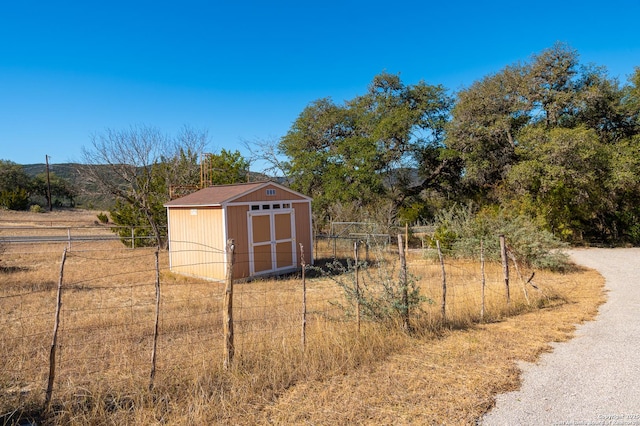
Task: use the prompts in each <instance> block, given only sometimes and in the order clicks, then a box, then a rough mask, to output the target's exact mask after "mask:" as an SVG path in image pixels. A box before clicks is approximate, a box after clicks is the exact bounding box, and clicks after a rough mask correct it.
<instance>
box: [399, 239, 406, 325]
mask: <svg viewBox="0 0 640 426" xmlns="http://www.w3.org/2000/svg"><path fill="white" fill-rule="evenodd" d="M398 253H399V254H400V288H401V290H402V328H403V329H404V330H405V331H409V288H408V285H407V258H406V256H405V253H404V244H402V234H398Z"/></svg>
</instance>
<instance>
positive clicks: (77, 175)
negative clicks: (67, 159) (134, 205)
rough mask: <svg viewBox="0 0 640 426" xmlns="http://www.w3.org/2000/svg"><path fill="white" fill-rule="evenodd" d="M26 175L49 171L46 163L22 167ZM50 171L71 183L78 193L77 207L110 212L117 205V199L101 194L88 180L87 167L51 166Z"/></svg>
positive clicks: (61, 164)
mask: <svg viewBox="0 0 640 426" xmlns="http://www.w3.org/2000/svg"><path fill="white" fill-rule="evenodd" d="M22 167H23V169H24V171H25V173H26V174H27V175H29V176H31V177H34V176H36V175H38V174H40V173H45V172H46V171H47V166H46V164H44V163H39V164H26V165H22ZM49 170H50V171H51V172H52V173H55V174H56V175H57V176H59V177H61V178H63V179H65V180H67V181H69V182H70V183H71V185H72V187H73V188H74V189H75V190H76V191H77V194H78V195H77V197H76V207H79V208H85V209H89V210H108V209H109V208H111V207H112V206H113V205H114V204H115V198H114V197H113V196H110V195H104V194H102V193H100V192H99V191H98V189H97V187H96V186H95V185H93V184H91V183H90V182H89V179H88V178H87V176H88V174H87V171H86V170H87V166H86V165H84V164H78V163H60V164H49Z"/></svg>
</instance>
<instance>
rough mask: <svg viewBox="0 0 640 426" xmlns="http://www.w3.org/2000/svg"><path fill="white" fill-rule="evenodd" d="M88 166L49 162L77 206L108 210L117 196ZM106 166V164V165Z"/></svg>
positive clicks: (30, 167)
mask: <svg viewBox="0 0 640 426" xmlns="http://www.w3.org/2000/svg"><path fill="white" fill-rule="evenodd" d="M22 167H23V169H24V171H25V173H26V174H27V175H29V176H30V177H34V176H36V175H39V174H40V173H45V172H46V171H47V166H46V164H44V163H38V164H23V165H22ZM87 167H88V166H86V165H84V164H79V163H60V164H49V170H50V171H51V172H53V173H55V174H56V175H57V176H59V177H61V178H63V179H65V180H67V181H69V182H70V183H71V185H72V186H73V188H74V189H75V190H76V191H77V194H78V196H77V197H76V207H79V208H85V209H89V210H108V209H109V208H111V207H112V206H113V205H114V204H115V201H116V200H115V198H114V197H113V196H110V195H104V194H102V193H100V192H99V191H98V189H97V187H96V186H95V185H93V184H91V182H90V180H89V179H88V173H87ZM104 167H106V166H104ZM268 179H270V178H269V177H268V176H267V175H265V174H262V173H257V172H250V173H249V180H250V181H252V182H254V181H260V180H268ZM271 179H272V180H275V181H276V182H282V181H283V180H284V179H281V178H271Z"/></svg>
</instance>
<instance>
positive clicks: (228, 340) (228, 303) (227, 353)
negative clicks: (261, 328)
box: [223, 239, 235, 370]
mask: <svg viewBox="0 0 640 426" xmlns="http://www.w3.org/2000/svg"><path fill="white" fill-rule="evenodd" d="M234 262H235V244H234V241H233V240H232V239H229V240H227V279H226V286H225V290H224V312H223V316H224V321H223V322H224V361H223V368H224V369H225V370H227V369H228V368H229V367H230V366H231V362H232V361H233V353H234V347H233V264H234Z"/></svg>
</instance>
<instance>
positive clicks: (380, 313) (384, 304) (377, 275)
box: [315, 252, 428, 325]
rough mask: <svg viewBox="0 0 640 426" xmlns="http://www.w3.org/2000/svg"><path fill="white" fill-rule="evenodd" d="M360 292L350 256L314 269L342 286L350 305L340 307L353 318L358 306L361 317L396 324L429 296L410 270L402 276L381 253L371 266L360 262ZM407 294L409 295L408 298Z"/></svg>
mask: <svg viewBox="0 0 640 426" xmlns="http://www.w3.org/2000/svg"><path fill="white" fill-rule="evenodd" d="M358 268H359V271H360V273H359V282H358V291H356V288H355V275H354V273H355V264H354V262H353V261H352V260H351V259H348V260H346V262H341V261H339V260H334V261H333V262H332V263H328V264H327V265H326V266H325V269H320V268H315V269H316V270H318V271H319V272H320V273H321V274H322V275H324V276H326V277H328V278H330V279H331V280H333V281H334V282H335V283H337V284H338V286H340V288H342V290H343V291H344V294H345V298H346V300H347V303H348V305H341V304H339V303H338V306H339V307H340V308H342V309H343V311H344V312H345V314H346V315H347V316H349V317H354V316H355V312H356V307H357V306H358V304H359V306H360V316H361V318H362V319H365V320H368V321H372V322H376V323H382V324H387V325H395V324H399V323H402V322H403V318H411V317H412V316H413V314H414V313H415V312H416V311H418V310H419V308H420V305H421V304H422V303H423V302H426V301H428V299H427V298H426V297H425V296H423V295H422V294H421V293H420V288H419V287H418V285H417V283H416V281H417V280H416V279H415V277H414V276H412V275H411V274H410V273H408V272H407V274H406V279H402V277H401V273H400V271H399V270H396V268H395V267H394V264H393V262H391V261H388V260H387V259H384V256H383V255H382V253H381V252H380V253H376V265H375V267H370V265H369V264H368V263H367V262H358ZM405 294H406V298H405Z"/></svg>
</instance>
